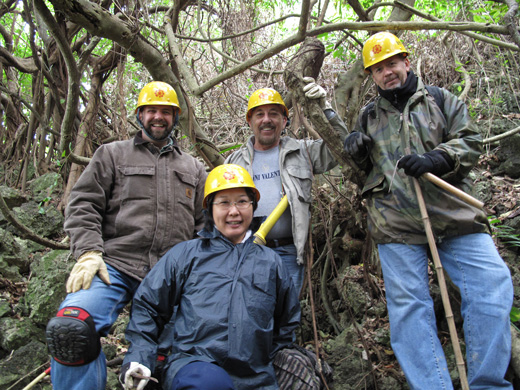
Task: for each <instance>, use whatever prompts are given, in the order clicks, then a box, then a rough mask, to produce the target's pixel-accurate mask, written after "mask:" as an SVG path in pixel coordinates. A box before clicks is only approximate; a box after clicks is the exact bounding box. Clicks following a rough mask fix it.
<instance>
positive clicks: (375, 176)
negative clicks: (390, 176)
mask: <svg viewBox="0 0 520 390" xmlns="http://www.w3.org/2000/svg"><path fill="white" fill-rule="evenodd" d="M384 187H385V175H383V174H382V173H381V172H379V171H377V170H376V169H375V168H374V169H373V170H372V172H371V174H370V175H368V177H367V181H366V182H365V186H364V187H363V191H362V193H361V195H362V196H365V195H366V193H367V192H370V191H372V192H379V191H383V190H384Z"/></svg>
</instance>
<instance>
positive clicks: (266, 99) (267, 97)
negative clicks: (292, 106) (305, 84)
mask: <svg viewBox="0 0 520 390" xmlns="http://www.w3.org/2000/svg"><path fill="white" fill-rule="evenodd" d="M266 104H279V105H280V106H282V107H283V109H284V111H285V116H287V117H288V116H289V110H288V109H287V107H286V106H285V103H284V101H283V99H282V96H281V95H280V94H279V93H278V92H277V91H276V90H274V89H272V88H260V89H257V90H256V91H255V92H253V94H252V95H251V97H250V98H249V102H248V103H247V114H246V121H249V119H250V118H251V111H252V110H253V108H256V107H259V106H264V105H266Z"/></svg>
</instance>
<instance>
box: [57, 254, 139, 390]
mask: <svg viewBox="0 0 520 390" xmlns="http://www.w3.org/2000/svg"><path fill="white" fill-rule="evenodd" d="M107 269H108V274H109V275H110V281H111V282H112V284H111V285H110V286H109V285H106V284H105V283H104V282H103V281H102V280H101V279H100V278H99V277H97V276H95V277H94V280H93V281H92V285H91V286H90V288H89V289H88V290H79V291H77V292H75V293H71V294H68V295H67V297H66V298H65V300H64V301H63V302H62V304H61V306H60V309H61V308H63V307H67V306H77V307H80V308H82V309H84V310H86V311H88V312H89V314H90V315H91V316H92V318H93V319H94V323H95V325H96V330H97V332H98V333H99V334H100V335H101V336H106V335H107V334H108V331H109V330H110V328H111V327H112V324H113V323H114V322H115V321H116V319H117V317H118V315H119V313H121V311H122V310H123V308H124V307H125V306H126V304H127V303H128V302H130V300H131V299H132V297H133V296H134V293H135V291H136V290H137V287H138V286H139V281H138V280H136V279H134V278H131V277H129V276H127V275H125V274H123V273H122V272H119V271H118V270H116V269H115V268H113V267H111V266H110V265H108V264H107ZM51 381H52V385H53V389H54V390H105V385H106V381H107V368H106V358H105V354H104V353H103V351H101V353H100V354H99V356H98V358H97V359H96V360H94V361H93V362H91V363H89V364H86V365H83V366H65V365H62V364H60V363H58V362H56V361H55V360H54V359H51Z"/></svg>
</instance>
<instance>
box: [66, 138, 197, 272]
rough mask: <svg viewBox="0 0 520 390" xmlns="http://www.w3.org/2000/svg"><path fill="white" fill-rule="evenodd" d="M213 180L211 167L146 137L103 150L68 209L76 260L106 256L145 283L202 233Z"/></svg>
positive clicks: (96, 155)
mask: <svg viewBox="0 0 520 390" xmlns="http://www.w3.org/2000/svg"><path fill="white" fill-rule="evenodd" d="M205 180H206V170H205V169H204V166H203V165H202V164H201V163H200V162H199V161H197V160H196V159H195V158H193V157H192V156H190V155H188V154H186V153H182V152H181V151H180V149H179V148H178V147H177V146H176V144H174V145H173V146H169V147H166V148H164V150H162V151H159V149H158V148H156V147H155V146H153V145H152V144H150V143H148V142H146V141H144V140H143V139H142V138H141V137H140V133H138V135H137V136H136V137H135V138H134V139H132V140H127V141H118V142H113V143H110V144H108V145H102V146H100V147H99V148H98V149H97V150H96V152H95V153H94V156H93V157H92V160H91V161H90V163H89V165H88V166H87V168H86V169H85V171H84V172H83V173H82V174H81V176H80V178H79V180H78V182H77V183H76V185H75V186H74V188H73V189H72V192H71V194H70V199H69V203H68V206H67V209H66V210H65V224H64V227H65V232H66V233H67V234H68V235H69V236H70V240H71V247H72V251H73V254H74V256H75V257H76V258H77V257H79V256H81V255H82V254H83V253H85V252H87V251H101V252H102V253H103V259H104V260H105V262H106V263H107V264H110V265H112V266H113V267H114V268H116V269H118V270H120V271H121V272H124V273H125V274H127V275H130V276H132V277H134V278H136V279H138V280H141V279H142V278H143V277H144V276H145V275H146V274H147V273H148V271H149V270H150V269H151V268H152V267H153V266H154V265H155V263H157V261H158V260H159V259H160V258H161V257H162V256H163V255H164V254H165V253H166V252H167V251H168V249H170V248H171V247H172V246H173V245H175V244H177V243H179V242H181V241H185V240H189V239H192V238H193V237H195V236H196V233H197V231H198V230H200V229H201V228H202V226H203V222H204V219H203V215H202V199H203V196H204V182H205Z"/></svg>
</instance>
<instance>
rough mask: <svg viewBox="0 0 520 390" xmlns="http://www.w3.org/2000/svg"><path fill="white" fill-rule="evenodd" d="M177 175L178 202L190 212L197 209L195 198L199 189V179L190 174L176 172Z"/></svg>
mask: <svg viewBox="0 0 520 390" xmlns="http://www.w3.org/2000/svg"><path fill="white" fill-rule="evenodd" d="M175 175H176V176H177V179H178V181H179V184H180V186H179V188H177V189H176V190H177V191H178V197H177V199H178V201H179V203H181V204H182V205H184V206H186V207H187V208H188V209H189V210H190V211H191V210H194V209H195V198H196V195H197V194H196V189H197V178H196V177H195V176H193V175H191V174H189V173H186V172H181V171H175Z"/></svg>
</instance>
